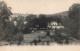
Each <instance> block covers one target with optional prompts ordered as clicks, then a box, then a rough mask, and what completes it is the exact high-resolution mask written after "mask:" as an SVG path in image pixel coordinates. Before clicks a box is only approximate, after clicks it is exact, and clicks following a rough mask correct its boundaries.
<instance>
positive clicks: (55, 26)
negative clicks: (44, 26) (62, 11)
mask: <svg viewBox="0 0 80 51" xmlns="http://www.w3.org/2000/svg"><path fill="white" fill-rule="evenodd" d="M48 27H49V28H52V29H55V28H57V29H61V28H62V29H64V26H62V25H61V23H57V22H55V21H52V22H50V23H48Z"/></svg>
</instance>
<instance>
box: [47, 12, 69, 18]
mask: <svg viewBox="0 0 80 51" xmlns="http://www.w3.org/2000/svg"><path fill="white" fill-rule="evenodd" d="M55 15H57V16H60V15H61V17H64V16H68V11H63V12H60V13H56V14H49V15H47V17H50V16H55Z"/></svg>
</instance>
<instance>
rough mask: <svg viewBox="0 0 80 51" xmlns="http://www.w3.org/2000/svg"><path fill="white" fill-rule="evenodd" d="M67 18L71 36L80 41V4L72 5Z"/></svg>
mask: <svg viewBox="0 0 80 51" xmlns="http://www.w3.org/2000/svg"><path fill="white" fill-rule="evenodd" d="M69 18H70V20H71V25H72V26H71V28H70V33H71V35H72V36H73V37H74V38H76V39H80V34H79V33H80V4H73V5H72V6H71V7H70V9H69Z"/></svg>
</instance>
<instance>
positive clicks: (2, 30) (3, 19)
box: [0, 1, 12, 40]
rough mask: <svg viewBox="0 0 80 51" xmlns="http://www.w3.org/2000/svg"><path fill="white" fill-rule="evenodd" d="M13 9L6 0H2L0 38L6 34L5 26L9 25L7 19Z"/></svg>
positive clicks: (0, 6)
mask: <svg viewBox="0 0 80 51" xmlns="http://www.w3.org/2000/svg"><path fill="white" fill-rule="evenodd" d="M11 14H12V13H11V11H10V9H9V7H7V4H6V3H5V2H4V1H0V40H1V39H2V37H3V34H5V28H6V27H7V21H8V19H9V16H10V15H11Z"/></svg>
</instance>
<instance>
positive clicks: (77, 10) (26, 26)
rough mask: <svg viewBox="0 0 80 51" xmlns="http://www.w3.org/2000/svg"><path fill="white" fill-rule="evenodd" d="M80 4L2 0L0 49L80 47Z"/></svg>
mask: <svg viewBox="0 0 80 51" xmlns="http://www.w3.org/2000/svg"><path fill="white" fill-rule="evenodd" d="M79 1H80V0H0V47H1V46H55V45H60V46H63V45H80V2H79ZM0 50H1V48H0Z"/></svg>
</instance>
